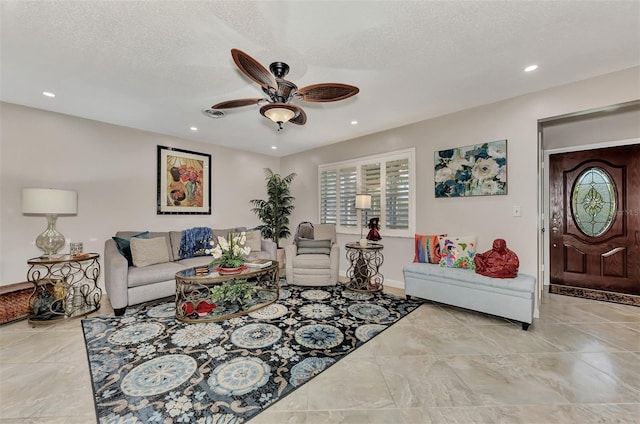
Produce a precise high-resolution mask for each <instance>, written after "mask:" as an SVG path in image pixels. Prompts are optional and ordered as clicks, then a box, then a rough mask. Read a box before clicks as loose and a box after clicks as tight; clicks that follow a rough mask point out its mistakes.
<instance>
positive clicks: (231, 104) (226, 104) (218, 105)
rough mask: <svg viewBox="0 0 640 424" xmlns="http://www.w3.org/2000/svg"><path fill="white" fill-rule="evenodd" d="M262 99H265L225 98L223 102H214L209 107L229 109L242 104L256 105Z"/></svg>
mask: <svg viewBox="0 0 640 424" xmlns="http://www.w3.org/2000/svg"><path fill="white" fill-rule="evenodd" d="M263 100H267V99H236V100H227V101H224V102H220V103H216V104H215V105H213V106H211V109H231V108H234V107H242V106H251V105H257V104H258V103H260V102H261V101H263Z"/></svg>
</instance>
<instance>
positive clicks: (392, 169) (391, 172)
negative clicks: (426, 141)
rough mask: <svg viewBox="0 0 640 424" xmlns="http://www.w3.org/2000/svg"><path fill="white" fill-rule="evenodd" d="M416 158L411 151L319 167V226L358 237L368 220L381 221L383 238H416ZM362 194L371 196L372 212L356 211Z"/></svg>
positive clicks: (370, 210)
mask: <svg viewBox="0 0 640 424" xmlns="http://www.w3.org/2000/svg"><path fill="white" fill-rule="evenodd" d="M414 157H415V151H414V149H409V150H403V151H398V152H392V153H388V154H383V155H376V156H370V157H366V158H360V159H356V160H350V161H344V162H339V163H332V164H326V165H320V166H319V167H318V175H319V184H320V187H319V193H320V222H322V223H329V224H336V229H337V231H338V232H341V233H348V234H356V233H358V234H359V231H360V228H361V226H362V228H365V229H366V226H367V224H368V222H367V220H368V219H370V218H373V217H379V218H380V225H381V230H380V231H381V234H382V235H383V236H384V235H387V236H396V237H413V233H414V227H415V224H414V220H415V218H414V216H415V212H414V209H415V199H414V196H415V195H414V185H415V183H414V178H415V177H414V175H415V168H414V167H415V161H414ZM360 193H366V194H370V195H371V209H369V210H366V211H360V210H357V209H356V208H355V197H356V194H360ZM365 233H366V231H365Z"/></svg>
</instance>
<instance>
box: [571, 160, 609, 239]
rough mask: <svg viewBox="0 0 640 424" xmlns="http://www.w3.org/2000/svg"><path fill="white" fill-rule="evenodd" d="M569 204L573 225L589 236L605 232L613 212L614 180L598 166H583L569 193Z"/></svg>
mask: <svg viewBox="0 0 640 424" xmlns="http://www.w3.org/2000/svg"><path fill="white" fill-rule="evenodd" d="M571 207H572V209H573V216H574V219H575V222H576V225H577V226H578V228H580V230H581V231H582V232H583V233H585V234H586V235H588V236H590V237H598V236H601V235H602V234H604V233H605V232H606V231H607V230H608V229H609V227H611V224H612V223H613V220H614V218H615V216H616V207H617V205H616V190H615V184H614V182H613V180H612V179H611V177H610V176H609V174H607V172H606V171H605V170H604V169H602V168H598V167H592V168H588V169H586V170H584V171H583V172H582V174H580V176H579V177H578V178H577V179H576V183H575V185H574V186H573V192H572V193H571Z"/></svg>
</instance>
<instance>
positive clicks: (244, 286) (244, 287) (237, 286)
mask: <svg viewBox="0 0 640 424" xmlns="http://www.w3.org/2000/svg"><path fill="white" fill-rule="evenodd" d="M257 291H258V288H257V287H256V286H255V285H254V284H251V283H249V282H248V281H247V280H237V279H233V280H229V281H225V282H224V283H222V284H219V285H217V286H214V287H211V288H210V289H209V292H210V293H211V300H212V301H213V302H215V303H219V302H228V303H234V302H240V303H247V302H249V301H250V300H251V298H252V297H253V295H254V294H255V293H256V292H257Z"/></svg>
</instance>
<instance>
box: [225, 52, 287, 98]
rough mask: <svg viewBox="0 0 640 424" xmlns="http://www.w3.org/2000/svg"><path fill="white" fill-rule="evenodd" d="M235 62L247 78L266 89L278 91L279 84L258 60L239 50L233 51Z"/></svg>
mask: <svg viewBox="0 0 640 424" xmlns="http://www.w3.org/2000/svg"><path fill="white" fill-rule="evenodd" d="M231 56H232V57H233V61H234V62H235V63H236V65H237V66H238V69H240V70H241V71H242V73H244V74H245V75H246V76H248V77H249V78H251V79H252V80H254V81H255V82H257V83H258V84H260V85H261V86H262V88H264V89H267V90H268V89H272V90H276V89H277V88H278V82H277V81H276V77H274V76H273V75H272V74H271V73H270V72H269V71H267V69H266V68H265V67H264V66H262V65H261V64H260V63H258V61H257V60H255V59H254V58H252V57H251V56H249V55H248V54H246V53H245V52H243V51H241V50H238V49H231Z"/></svg>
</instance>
